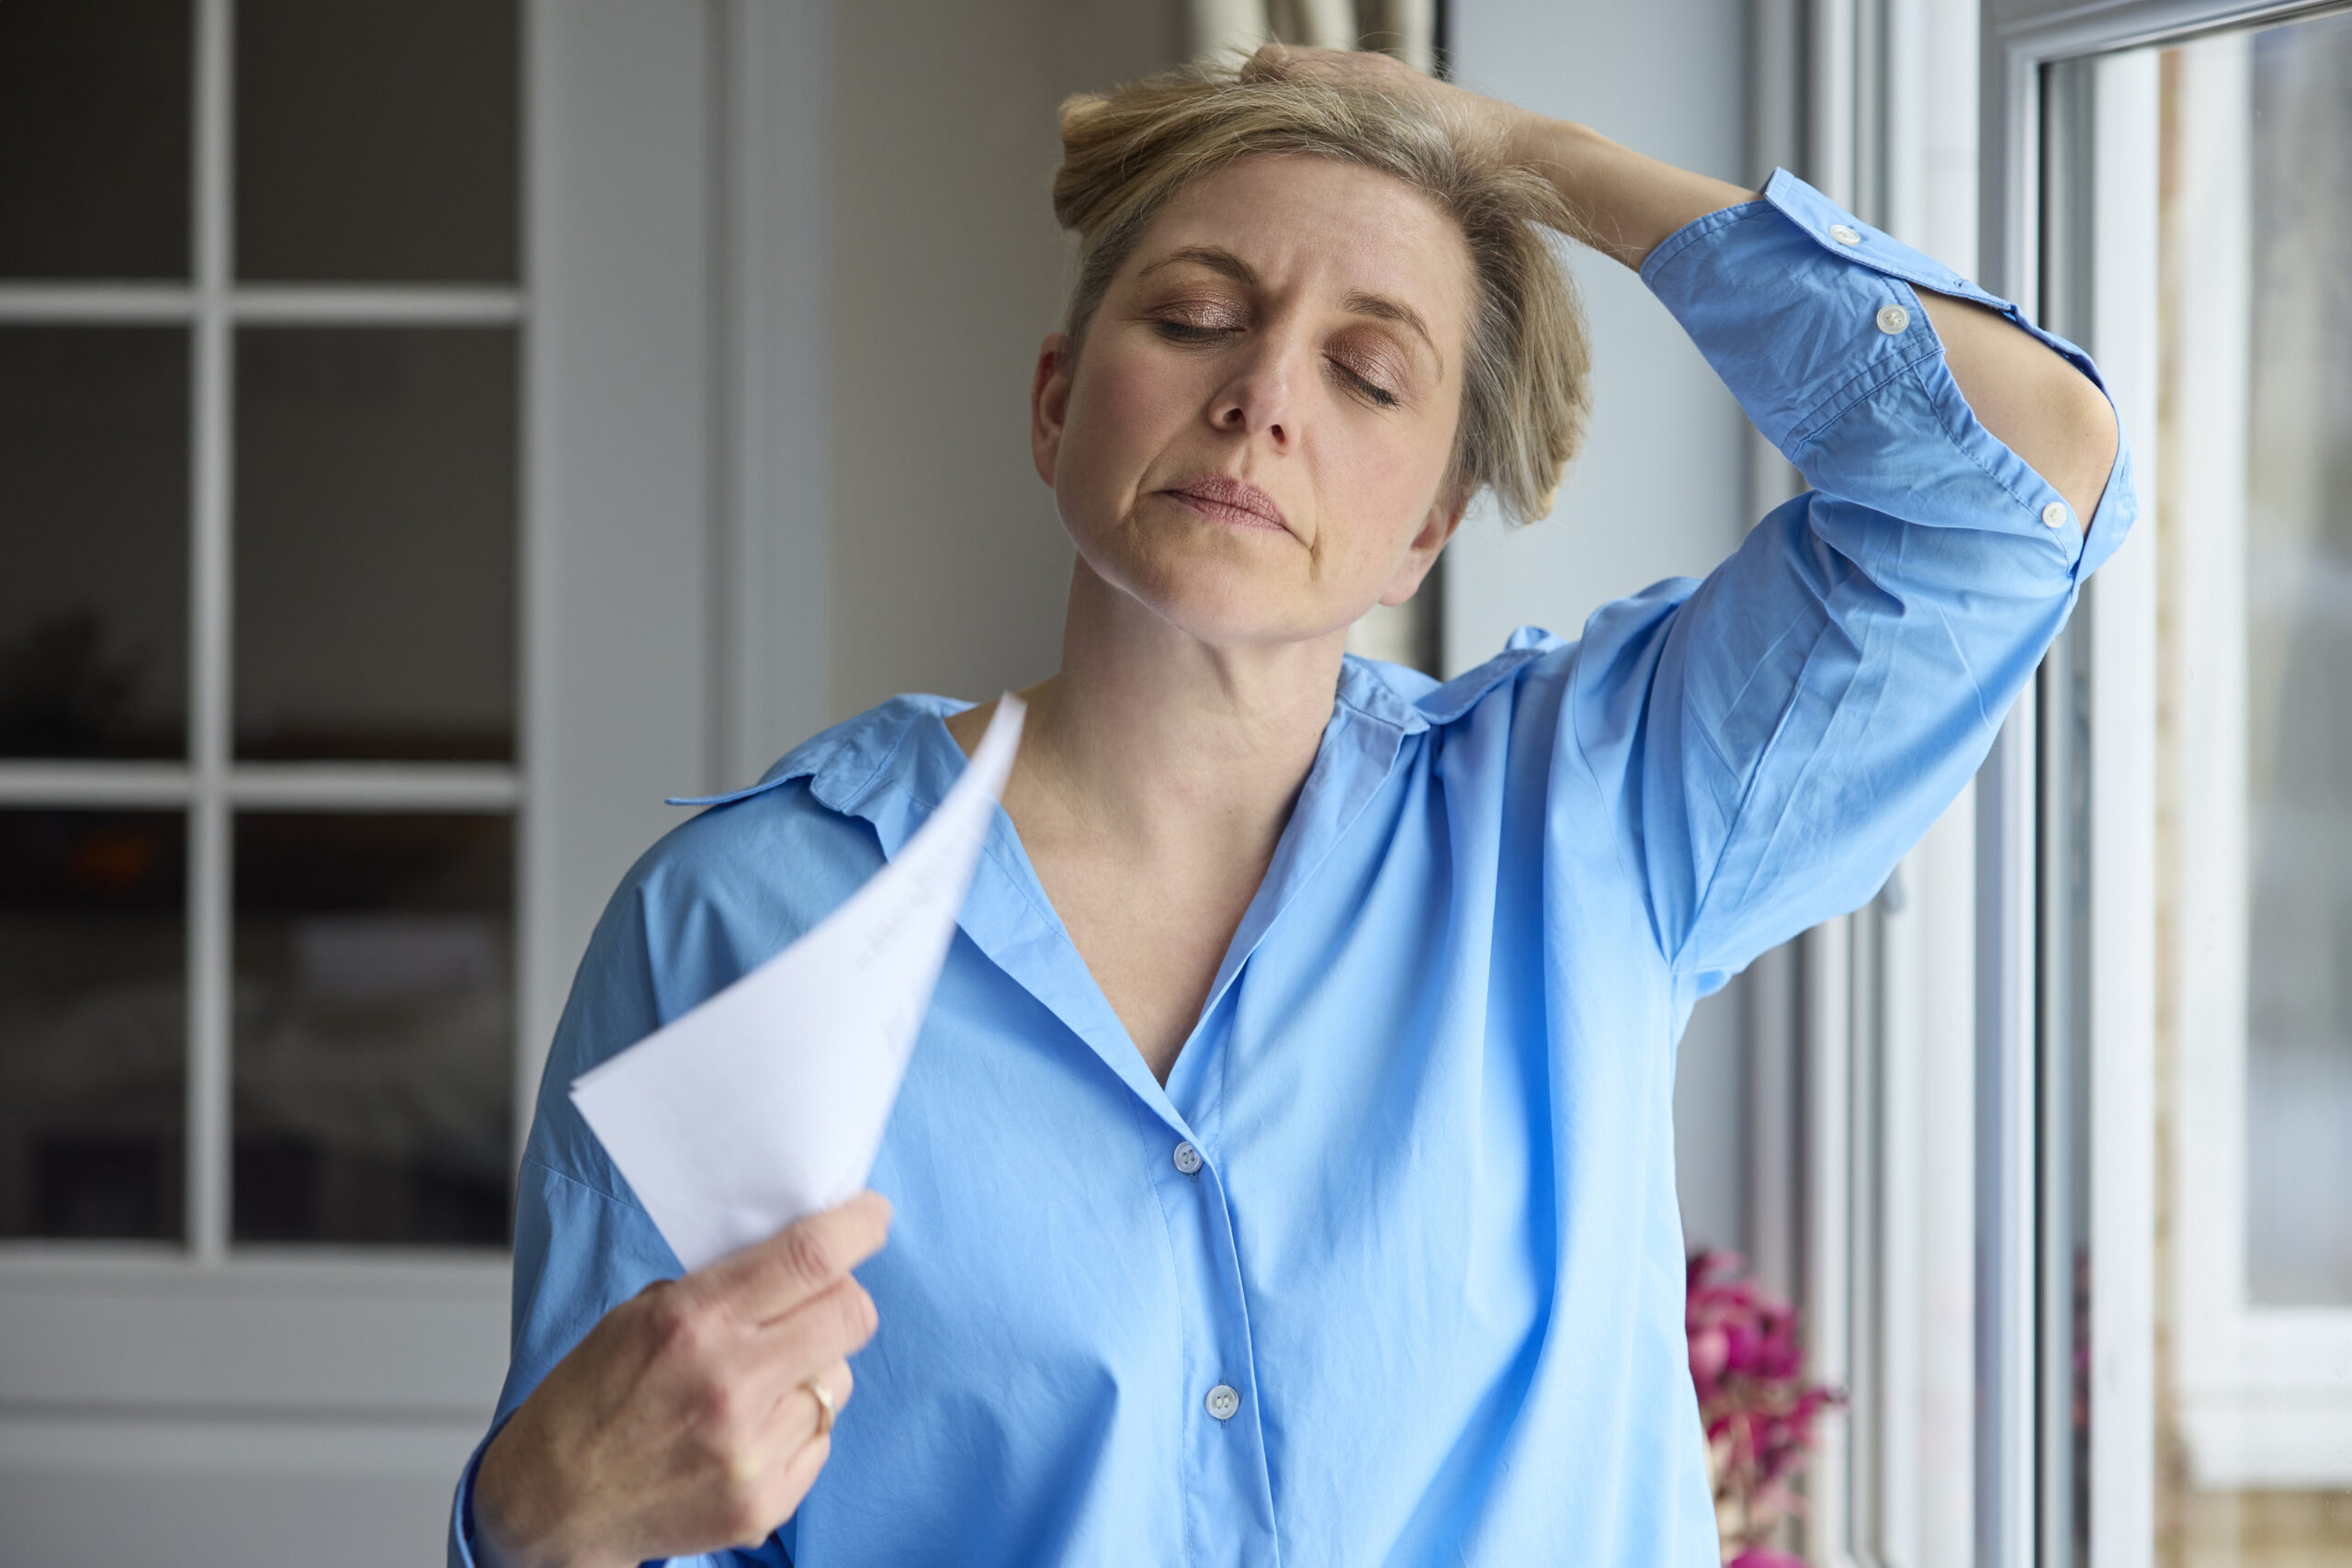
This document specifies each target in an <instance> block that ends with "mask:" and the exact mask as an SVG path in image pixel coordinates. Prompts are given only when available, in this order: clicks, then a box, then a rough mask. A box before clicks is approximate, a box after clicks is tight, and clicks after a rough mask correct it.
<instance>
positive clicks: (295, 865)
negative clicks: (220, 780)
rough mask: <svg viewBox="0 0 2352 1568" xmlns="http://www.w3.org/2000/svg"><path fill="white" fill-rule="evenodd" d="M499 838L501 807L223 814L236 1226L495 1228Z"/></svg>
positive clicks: (502, 1144)
mask: <svg viewBox="0 0 2352 1568" xmlns="http://www.w3.org/2000/svg"><path fill="white" fill-rule="evenodd" d="M513 840H514V836H513V830H512V824H511V822H510V821H509V819H508V818H503V817H478V816H447V817H440V816H435V817H396V816H324V815H320V816H311V815H299V814H291V813H288V814H266V813H248V814H245V815H243V816H240V817H239V818H237V822H236V878H237V882H236V932H235V939H234V940H235V952H236V958H235V964H236V1002H235V1007H236V1022H235V1053H236V1068H235V1111H234V1116H235V1150H236V1156H235V1159H236V1168H235V1171H234V1174H233V1180H234V1189H235V1197H234V1204H233V1208H234V1215H235V1219H234V1232H235V1236H236V1239H237V1240H239V1241H249V1242H251V1241H262V1242H267V1241H332V1242H405V1243H429V1244H436V1245H481V1246H492V1247H495V1246H501V1245H503V1244H504V1242H505V1240H506V1232H507V1224H506V1215H507V1178H508V1164H509V1156H508V1149H509V1144H510V1137H511V1134H510V1127H511V1124H512V1119H513V1113H514V1072H515V1068H514V1062H515V1011H514V999H513V983H512V976H513V973H514V937H515V922H514V870H513V867H514V841H513Z"/></svg>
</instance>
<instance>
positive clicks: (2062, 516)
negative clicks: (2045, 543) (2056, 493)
mask: <svg viewBox="0 0 2352 1568" xmlns="http://www.w3.org/2000/svg"><path fill="white" fill-rule="evenodd" d="M2064 521H2066V503H2065V502H2062V501H2053V502H2051V503H2050V504H2049V505H2047V506H2045V507H2043V508H2042V509H2041V525H2042V526H2043V527H2045V528H2055V527H2056V526H2058V525H2059V524H2061V523H2064Z"/></svg>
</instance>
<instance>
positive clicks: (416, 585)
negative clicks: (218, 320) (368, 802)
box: [235, 327, 515, 761]
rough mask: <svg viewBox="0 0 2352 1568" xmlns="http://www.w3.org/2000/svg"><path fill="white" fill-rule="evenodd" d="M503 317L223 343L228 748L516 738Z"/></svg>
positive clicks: (254, 335)
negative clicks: (233, 390)
mask: <svg viewBox="0 0 2352 1568" xmlns="http://www.w3.org/2000/svg"><path fill="white" fill-rule="evenodd" d="M237 388H238V400H237V419H236V426H237V459H236V460H237V502H236V562H237V566H236V573H237V598H236V694H235V704H236V708H235V711H236V736H237V753H238V755H239V756H241V757H285V758H300V757H307V758H338V757H343V758H417V759H442V760H466V759H474V760H493V761H494V760H503V759H507V758H511V757H513V756H514V754H515V334H514V333H512V332H511V331H508V330H506V329H504V328H487V329H485V328H382V327H357V328H345V327H325V328H309V327H303V328H291V327H267V328H256V329H251V330H248V331H245V332H243V333H240V334H239V335H238V341H237Z"/></svg>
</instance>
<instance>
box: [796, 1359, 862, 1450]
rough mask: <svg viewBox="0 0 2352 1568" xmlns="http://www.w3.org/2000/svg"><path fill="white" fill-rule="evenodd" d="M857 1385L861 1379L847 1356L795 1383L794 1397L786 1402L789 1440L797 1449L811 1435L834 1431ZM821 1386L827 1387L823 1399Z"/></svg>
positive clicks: (825, 1434)
mask: <svg viewBox="0 0 2352 1568" xmlns="http://www.w3.org/2000/svg"><path fill="white" fill-rule="evenodd" d="M856 1387H857V1379H856V1377H855V1376H854V1374H853V1373H852V1372H851V1371H850V1370H849V1362H848V1360H847V1359H842V1360H837V1361H835V1362H834V1363H833V1364H832V1365H831V1366H830V1367H827V1368H826V1369H825V1370H824V1371H820V1372H817V1373H815V1374H814V1375H812V1376H809V1377H805V1378H802V1379H801V1380H800V1381H799V1382H797V1383H795V1384H793V1388H792V1397H791V1399H790V1401H789V1402H788V1403H787V1404H786V1421H787V1422H788V1427H787V1428H786V1429H787V1431H788V1433H789V1436H788V1438H786V1440H787V1441H789V1442H790V1443H791V1444H792V1445H793V1447H794V1448H796V1449H797V1448H798V1447H799V1446H800V1445H801V1444H802V1443H805V1442H807V1441H808V1440H809V1438H820V1437H824V1436H827V1435H828V1434H830V1433H831V1431H832V1429H833V1423H834V1422H836V1421H838V1420H840V1419H841V1415H842V1410H844V1409H845V1408H847V1407H848V1405H849V1396H850V1395H851V1394H852V1393H854V1392H855V1391H856ZM820 1389H821V1390H823V1391H824V1398H822V1399H820V1398H818V1397H817V1394H818V1391H819V1390H820ZM829 1403H830V1407H829Z"/></svg>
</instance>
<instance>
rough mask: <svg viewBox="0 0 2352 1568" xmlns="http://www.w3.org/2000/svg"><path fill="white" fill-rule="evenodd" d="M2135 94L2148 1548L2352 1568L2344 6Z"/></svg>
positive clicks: (2350, 624)
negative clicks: (2141, 105)
mask: <svg viewBox="0 0 2352 1568" xmlns="http://www.w3.org/2000/svg"><path fill="white" fill-rule="evenodd" d="M2159 82H2160V89H2159V90H2160V100H2159V103H2158V104H2157V105H2155V106H2152V110H2153V112H2152V113H2151V115H2150V118H2151V119H2152V120H2153V121H2154V122H2155V123H2154V124H2152V125H2151V126H2150V127H2149V128H2148V129H2149V131H2150V132H2151V134H2152V135H2154V136H2157V137H2159V140H2157V142H2156V144H2157V146H2158V147H2159V148H2160V149H2161V154H2160V164H2159V169H2160V188H2161V204H2160V208H2159V217H2158V220H2157V222H2158V232H2159V244H2158V256H2157V260H2156V265H2155V267H2154V276H2155V280H2156V284H2157V288H2158V300H2157V303H2158V312H2159V328H2158V348H2159V357H2160V360H2161V362H2162V363H2161V370H2160V375H2161V403H2160V407H2159V417H2158V429H2157V433H2156V441H2155V444H2154V445H2155V453H2154V456H2155V459H2156V460H2155V462H2154V464H2153V465H2152V466H2151V467H2152V469H2153V472H2154V474H2155V475H2156V477H2157V482H2156V487H2155V500H2156V502H2157V504H2156V507H2155V510H2154V517H2153V519H2152V521H2153V522H2154V524H2155V528H2154V541H2153V543H2154V546H2155V548H2156V554H2155V562H2156V569H2157V577H2158V602H2157V607H2156V609H2157V615H2156V628H2157V637H2158V661H2157V712H2158V718H2157V729H2156V734H2157V743H2158V762H2159V765H2158V768H2157V773H2156V800H2157V809H2158V821H2157V863H2156V871H2157V876H2156V886H2157V942H2158V950H2157V951H2158V955H2159V960H2160V963H2161V964H2162V969H2161V972H2160V973H2159V975H2158V976H2156V977H2155V982H2154V983H2155V984H2156V985H2157V986H2158V987H2159V989H2158V998H2159V1005H2158V1009H2157V1011H2156V1044H2157V1051H2158V1060H2159V1064H2160V1077H2159V1086H2160V1094H2161V1096H2162V1097H2163V1098H2162V1099H2161V1100H2160V1108H2159V1118H2158V1123H2157V1141H2156V1147H2157V1149H2158V1151H2159V1157H2160V1160H2161V1162H2162V1174H2163V1181H2164V1185H2163V1186H2162V1187H2161V1188H2160V1189H2159V1207H2158V1226H2157V1234H2156V1237H2155V1242H2156V1247H2155V1251H2156V1258H2157V1269H2158V1274H2157V1278H2158V1283H2159V1290H2158V1293H2157V1298H2156V1328H2157V1336H2156V1348H2157V1355H2158V1358H2159V1360H2158V1378H2157V1384H2156V1393H2157V1399H2158V1408H2157V1421H2158V1430H2157V1433H2156V1446H2155V1452H2156V1453H2157V1455H2158V1456H2159V1462H2158V1466H2157V1480H2158V1496H2157V1499H2156V1517H2155V1521H2154V1522H2155V1527H2156V1544H2157V1561H2158V1562H2159V1563H2160V1564H2165V1565H2167V1568H2209V1565H2211V1568H2221V1565H2223V1564H2228V1565H2231V1568H2242V1565H2252V1564H2268V1563H2314V1564H2316V1563H2343V1562H2352V1490H2347V1488H2352V1442H2347V1441H2346V1433H2347V1431H2352V1382H2347V1381H2346V1372H2347V1371H2352V385H2348V384H2347V380H2346V369H2345V367H2346V365H2347V364H2352V269H2347V267H2346V254H2347V247H2352V17H2342V16H2338V17H2324V18H2318V19H2313V20H2306V21H2302V22H2298V23H2294V24H2290V25H2287V26H2281V27H2277V28H2269V29H2265V30H2260V31H2253V32H2236V33H2225V34H2220V35H2215V36H2211V37H2207V38H2203V39H2198V40H2196V41H2193V42H2190V43H2188V44H2186V45H2183V46H2181V47H2179V48H2176V49H2171V50H2168V51H2165V53H2164V55H2163V56H2162V60H2161V74H2160V77H2159ZM2144 493H2145V491H2144V490H2143V494H2144ZM2092 1415H2093V1418H2094V1419H2095V1420H2096V1419H2098V1418H2099V1416H2098V1407H2097V1406H2096V1404H2094V1406H2093V1411H2092ZM2117 1435H2118V1436H2119V1437H2120V1440H2121V1442H2122V1443H2123V1444H2126V1445H2129V1444H2130V1443H2131V1442H2132V1441H2133V1439H2134V1435H2133V1434H2131V1433H2130V1432H2122V1433H2120V1434H2117Z"/></svg>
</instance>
